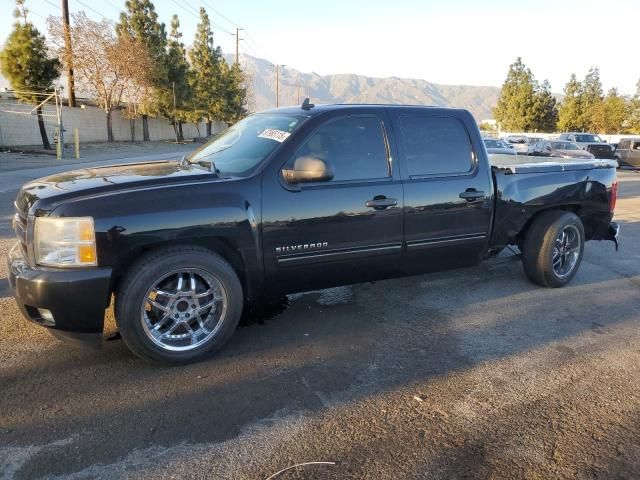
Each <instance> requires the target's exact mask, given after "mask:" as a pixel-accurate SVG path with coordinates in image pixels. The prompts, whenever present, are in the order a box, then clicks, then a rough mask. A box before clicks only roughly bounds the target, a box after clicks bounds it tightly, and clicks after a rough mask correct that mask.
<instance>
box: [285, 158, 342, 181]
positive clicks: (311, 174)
mask: <svg viewBox="0 0 640 480" xmlns="http://www.w3.org/2000/svg"><path fill="white" fill-rule="evenodd" d="M282 175H283V176H284V179H285V180H286V181H287V182H288V183H309V182H328V181H329V180H333V177H334V175H335V174H334V172H333V168H332V167H331V166H330V165H329V164H328V163H327V162H325V161H324V160H322V159H320V158H315V157H299V158H296V160H295V161H294V162H293V168H291V169H289V168H285V169H283V170H282Z"/></svg>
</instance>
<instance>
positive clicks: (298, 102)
mask: <svg viewBox="0 0 640 480" xmlns="http://www.w3.org/2000/svg"><path fill="white" fill-rule="evenodd" d="M296 103H297V105H300V77H298V101H297V102H296Z"/></svg>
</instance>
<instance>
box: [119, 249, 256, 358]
mask: <svg viewBox="0 0 640 480" xmlns="http://www.w3.org/2000/svg"><path fill="white" fill-rule="evenodd" d="M243 304H244V295H243V289H242V285H241V283H240V279H239V278H238V275H237V274H236V272H235V270H234V269H233V267H232V266H231V265H230V264H229V263H228V262H227V261H226V260H225V259H223V258H222V257H220V256H219V255H217V254H216V253H215V252H211V251H209V250H206V249H204V248H201V247H196V246H177V247H169V248H164V249H158V250H155V251H152V252H149V253H147V254H146V255H144V256H142V257H141V258H140V259H139V260H138V261H137V262H136V263H135V264H133V265H131V267H130V269H129V271H128V272H127V274H126V275H125V276H124V278H123V279H122V281H121V282H120V284H119V286H118V289H117V291H116V304H115V314H116V321H117V323H118V328H119V330H120V333H121V334H122V339H123V340H124V341H125V343H126V344H127V346H128V347H129V348H130V349H131V350H132V351H133V352H134V353H136V354H137V355H140V356H141V357H144V358H148V359H151V360H154V361H158V362H164V363H189V362H194V361H197V360H200V359H202V358H205V357H206V356H208V355H210V354H211V353H213V352H215V351H216V350H219V349H220V348H222V346H223V345H224V344H225V343H226V342H227V341H228V340H229V338H231V335H233V332H234V331H235V329H236V327H237V326H238V322H239V321H240V317H241V315H242V308H243Z"/></svg>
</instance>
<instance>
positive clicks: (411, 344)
mask: <svg viewBox="0 0 640 480" xmlns="http://www.w3.org/2000/svg"><path fill="white" fill-rule="evenodd" d="M623 228H624V229H625V230H626V229H628V230H633V231H634V232H635V230H637V229H638V225H637V222H636V224H633V223H627V224H626V225H625V224H623ZM633 235H634V236H635V235H636V233H633ZM636 245H637V244H636ZM637 248H638V247H636V246H635V245H634V244H631V245H625V244H623V250H622V252H620V254H619V255H624V254H625V253H626V254H627V255H629V254H631V253H634V254H635V253H636V252H637ZM609 250H610V245H605V244H601V245H598V244H596V245H594V246H593V247H592V245H591V244H589V245H588V247H587V254H586V255H585V263H584V264H583V267H582V270H581V272H580V273H579V274H578V276H577V277H576V278H575V279H574V282H573V283H572V284H571V285H569V286H568V287H566V288H564V289H558V290H546V289H540V288H538V287H536V286H533V285H531V284H530V283H528V282H527V280H526V278H525V277H524V275H523V273H522V269H521V266H520V264H519V263H495V262H489V263H486V264H483V265H481V266H479V267H476V268H472V269H467V270H459V271H452V272H444V273H439V274H432V275H427V276H418V277H409V278H402V279H396V280H388V281H383V282H376V283H373V284H361V285H356V286H353V287H344V288H343V289H338V290H337V291H336V290H334V291H333V293H335V295H333V299H331V298H330V299H329V300H327V298H326V297H327V296H326V293H323V292H314V293H311V294H306V295H297V296H294V297H293V298H292V299H291V300H290V304H289V306H288V308H287V309H286V311H284V312H282V313H279V314H277V315H276V316H275V317H269V316H268V315H267V316H262V317H250V316H249V317H248V318H245V320H244V324H245V326H244V327H243V328H240V329H239V330H238V331H237V332H236V335H235V337H234V338H233V339H232V341H231V342H230V344H229V345H228V347H227V348H225V349H224V350H223V351H222V352H221V353H220V354H219V355H218V356H216V357H215V358H212V359H211V360H208V361H205V362H201V363H198V364H195V365H189V366H185V367H178V368H166V367H159V366H155V365H149V364H146V363H144V362H142V361H140V360H138V359H136V358H134V357H133V356H132V355H131V354H130V353H129V352H128V351H127V349H126V346H125V345H124V344H123V343H122V342H108V343H107V344H106V345H105V347H104V349H103V350H102V351H101V352H90V351H83V350H75V349H70V348H69V347H67V346H66V345H63V344H59V343H51V344H49V345H48V346H47V347H45V348H43V349H42V350H33V351H32V352H30V353H29V354H27V358H25V360H24V362H21V364H20V365H17V366H14V367H10V368H8V369H4V373H3V375H2V377H1V378H0V389H1V390H2V391H3V396H2V400H1V405H0V408H1V409H2V411H3V412H7V415H4V414H3V416H4V419H3V422H2V423H3V429H4V434H3V436H2V444H4V445H30V444H33V443H34V441H33V439H38V441H39V442H42V443H48V442H53V441H55V440H58V439H61V438H69V437H72V436H74V435H78V436H79V437H78V440H77V442H76V444H77V445H76V446H77V451H76V453H78V454H77V455H74V456H65V458H64V461H61V458H60V453H61V452H60V451H59V449H53V450H45V451H42V452H41V453H39V454H36V455H35V456H34V457H33V458H32V459H31V460H30V461H29V462H28V463H27V464H25V465H24V466H23V468H22V469H21V470H20V472H19V476H20V477H24V478H30V477H34V476H39V475H42V474H43V472H46V473H50V474H64V473H68V472H72V471H78V470H81V469H82V468H85V467H87V466H88V465H89V464H93V463H110V462H113V461H115V460H116V459H119V458H121V457H123V456H125V455H126V454H127V453H129V452H131V451H132V450H133V449H141V448H145V447H149V446H152V445H169V446H170V445H176V444H178V443H180V442H189V443H198V442H219V441H223V440H227V439H230V438H233V437H235V436H237V435H238V434H239V433H240V432H242V430H243V428H244V427H246V426H247V425H251V424H253V423H255V422H258V421H261V420H263V419H265V418H269V417H273V416H274V415H277V414H278V413H279V412H282V411H285V412H289V413H290V412H307V413H309V412H320V411H323V410H325V409H327V408H328V407H329V405H332V404H334V403H335V402H339V403H340V402H342V403H346V404H351V403H354V402H359V401H362V400H364V399H367V398H371V397H375V396H376V395H380V394H382V393H384V392H387V391H392V390H394V389H398V388H403V387H406V386H408V385H412V384H414V383H422V384H424V383H425V382H426V383H427V384H428V383H429V382H430V381H434V380H436V379H441V378H443V377H446V376H447V375H449V374H452V373H456V372H464V371H466V370H469V369H471V368H474V367H476V366H478V365H482V364H484V363H486V362H491V361H498V360H500V359H505V358H509V357H513V356H517V355H520V354H523V353H526V352H530V351H534V350H536V349H539V348H545V347H547V346H549V345H550V344H555V345H556V351H557V353H558V356H559V357H558V358H565V357H566V358H573V356H574V355H576V354H579V353H580V351H579V350H576V348H575V345H574V346H567V345H565V343H569V342H572V341H573V340H574V339H575V338H577V337H581V336H588V337H589V339H590V340H589V341H590V342H592V343H594V344H598V342H603V341H605V340H606V341H607V342H609V343H613V344H615V343H616V342H623V341H624V338H621V337H618V335H617V333H616V332H617V329H618V327H619V326H621V325H623V324H624V323H625V322H629V321H634V320H636V319H637V312H638V310H639V308H640V300H639V299H638V295H637V293H638V286H639V285H640V276H639V275H640V271H638V268H637V267H638V266H637V265H636V264H635V263H633V264H629V263H624V262H622V263H620V262H615V264H614V265H613V266H610V265H609V264H610V263H611V261H610V259H611V255H612V254H611V253H610V252H609ZM636 255H637V254H636ZM3 281H5V282H6V280H3ZM323 295H325V297H324V298H323ZM329 297H331V295H329ZM32 328H35V327H32ZM563 356H564V357H563ZM504 428H505V429H506V426H505V427H504ZM512 433H513V432H512ZM383 440H384V439H382V440H381V441H383ZM388 441H391V439H388ZM477 442H480V443H481V437H479V439H478V440H477ZM472 446H473V444H469V445H465V446H464V447H460V448H462V450H459V451H458V455H462V456H464V455H467V456H469V455H470V457H469V458H471V459H475V460H474V462H476V464H477V465H478V468H479V470H478V471H479V472H482V468H483V465H488V464H487V463H486V462H487V460H486V458H485V456H484V454H483V453H482V450H481V449H480V450H474V449H475V448H476V447H473V448H472ZM442 448H443V449H444V448H445V447H442ZM469 448H470V449H471V450H468V451H467V450H465V449H469ZM443 451H444V450H443ZM465 451H467V453H464V452H465ZM464 462H467V461H466V460H465V461H464ZM464 462H463V463H464ZM456 471H457V470H456ZM480 477H481V476H480Z"/></svg>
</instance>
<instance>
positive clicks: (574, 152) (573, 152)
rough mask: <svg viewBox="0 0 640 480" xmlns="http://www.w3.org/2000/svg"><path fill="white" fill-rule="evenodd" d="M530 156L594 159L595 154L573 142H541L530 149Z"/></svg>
mask: <svg viewBox="0 0 640 480" xmlns="http://www.w3.org/2000/svg"><path fill="white" fill-rule="evenodd" d="M529 155H533V156H540V157H557V158H579V159H593V158H595V157H594V156H593V154H591V153H589V152H587V151H586V150H582V149H581V148H580V147H579V146H578V145H576V144H575V143H573V142H567V141H562V140H541V141H539V142H537V143H535V144H534V145H532V146H531V147H529Z"/></svg>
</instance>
